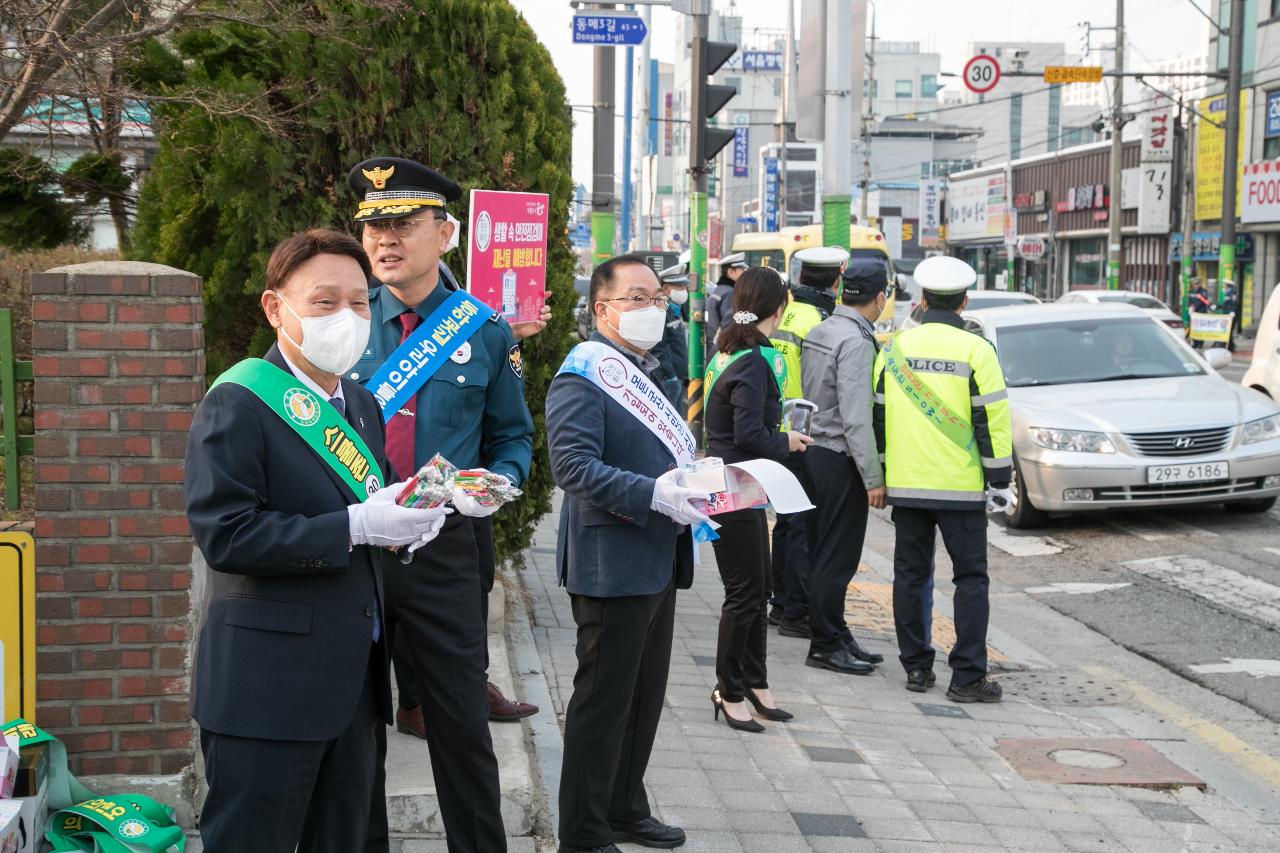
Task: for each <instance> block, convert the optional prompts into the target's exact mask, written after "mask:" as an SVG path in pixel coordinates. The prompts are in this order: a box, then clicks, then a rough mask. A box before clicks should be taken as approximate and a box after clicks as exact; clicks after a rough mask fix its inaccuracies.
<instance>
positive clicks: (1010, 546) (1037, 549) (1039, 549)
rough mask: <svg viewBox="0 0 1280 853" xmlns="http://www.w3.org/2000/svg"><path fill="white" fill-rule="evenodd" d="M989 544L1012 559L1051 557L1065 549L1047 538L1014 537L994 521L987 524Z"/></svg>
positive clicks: (1060, 544)
mask: <svg viewBox="0 0 1280 853" xmlns="http://www.w3.org/2000/svg"><path fill="white" fill-rule="evenodd" d="M987 543H988V544H990V545H992V546H993V547H996V548H999V549H1000V550H1001V551H1004V552H1005V553H1006V554H1008V555H1009V556H1011V557H1050V556H1053V555H1054V554H1061V553H1062V552H1063V550H1064V547H1065V546H1063V545H1062V543H1060V542H1055V541H1054V540H1052V539H1050V538H1048V537H1045V536H1014V535H1012V534H1011V533H1009V532H1008V531H1007V530H1005V529H1004V528H1003V527H1002V526H1000V525H999V524H996V523H995V522H994V521H988V522H987Z"/></svg>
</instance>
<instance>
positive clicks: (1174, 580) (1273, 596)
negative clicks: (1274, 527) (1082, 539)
mask: <svg viewBox="0 0 1280 853" xmlns="http://www.w3.org/2000/svg"><path fill="white" fill-rule="evenodd" d="M1121 565H1123V566H1125V567H1126V568H1129V569H1132V570H1133V571H1135V572H1137V573H1138V574H1141V575H1145V576H1146V577H1150V578H1154V579H1156V580H1159V581H1161V582H1163V583H1167V584H1168V585H1170V586H1172V587H1175V588H1177V589H1181V590H1184V591H1185V592H1189V593H1191V594H1192V595H1195V596H1198V597H1200V598H1203V599H1205V600H1206V601H1211V602H1213V603H1214V604H1218V605H1221V606H1222V607H1225V608H1227V609H1229V610H1234V611H1236V612H1237V613H1242V614H1244V615H1245V616H1249V617H1252V618H1254V619H1257V620H1259V621H1261V622H1264V623H1266V624H1270V625H1280V586H1274V585H1272V584H1269V583H1266V582H1265V581H1260V580H1258V579H1257V578H1255V577H1251V576H1249V575H1246V574H1242V573H1241V572H1237V571H1236V570H1235V569H1229V568H1227V567H1225V566H1219V565H1216V564H1214V563H1210V562H1209V561H1208V560H1201V559H1200V558H1198V557H1188V556H1186V555H1181V554H1180V555H1177V556H1172V557H1152V558H1149V559H1145V560H1129V561H1127V562H1125V563H1122V564H1121Z"/></svg>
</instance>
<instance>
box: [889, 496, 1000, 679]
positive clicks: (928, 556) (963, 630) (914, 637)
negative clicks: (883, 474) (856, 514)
mask: <svg viewBox="0 0 1280 853" xmlns="http://www.w3.org/2000/svg"><path fill="white" fill-rule="evenodd" d="M893 524H894V531H895V543H894V549H893V625H894V628H895V630H896V631H897V634H898V659H899V660H900V661H902V667H903V669H905V670H906V671H907V672H910V671H911V670H913V669H933V659H934V650H933V646H932V645H930V642H929V638H928V635H927V634H926V632H925V626H924V607H923V602H922V598H923V592H924V587H925V584H926V582H927V581H928V580H929V579H930V578H931V576H932V574H933V551H934V544H935V542H936V539H935V530H940V531H942V544H943V545H944V546H946V549H947V553H948V554H949V555H950V556H951V563H952V565H953V566H954V569H953V572H954V573H953V576H952V577H953V581H954V583H955V588H956V591H955V597H954V599H953V606H954V609H955V623H956V644H955V648H953V649H952V650H951V656H950V658H949V659H948V663H950V664H951V683H952V684H954V685H965V684H972V683H974V682H975V681H978V680H979V679H981V678H982V677H983V676H984V675H986V674H987V622H988V621H989V618H990V612H991V606H990V603H989V601H988V598H987V590H988V586H989V581H988V578H987V515H986V513H985V512H983V511H982V510H980V509H973V510H944V509H917V508H915V507H903V506H899V507H894V508H893Z"/></svg>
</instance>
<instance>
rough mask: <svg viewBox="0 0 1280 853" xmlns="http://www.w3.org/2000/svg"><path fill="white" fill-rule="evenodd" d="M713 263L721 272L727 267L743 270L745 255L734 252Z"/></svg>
mask: <svg viewBox="0 0 1280 853" xmlns="http://www.w3.org/2000/svg"><path fill="white" fill-rule="evenodd" d="M715 263H717V264H718V265H719V266H720V269H722V270H725V269H728V268H729V267H744V268H745V267H746V266H747V253H746V252H734V253H733V254H732V255H725V256H724V257H723V258H721V259H720V260H719V261H716V262H715Z"/></svg>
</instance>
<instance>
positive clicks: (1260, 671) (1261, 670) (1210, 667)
mask: <svg viewBox="0 0 1280 853" xmlns="http://www.w3.org/2000/svg"><path fill="white" fill-rule="evenodd" d="M1222 660H1223V661H1224V662H1223V663H1202V664H1196V665H1195V666H1192V667H1190V669H1191V671H1192V672H1198V673H1201V674H1202V675H1219V674H1227V673H1236V672H1239V673H1244V674H1246V675H1252V676H1253V677H1254V678H1267V677H1268V676H1280V660H1259V659H1256V658H1223V659H1222Z"/></svg>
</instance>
